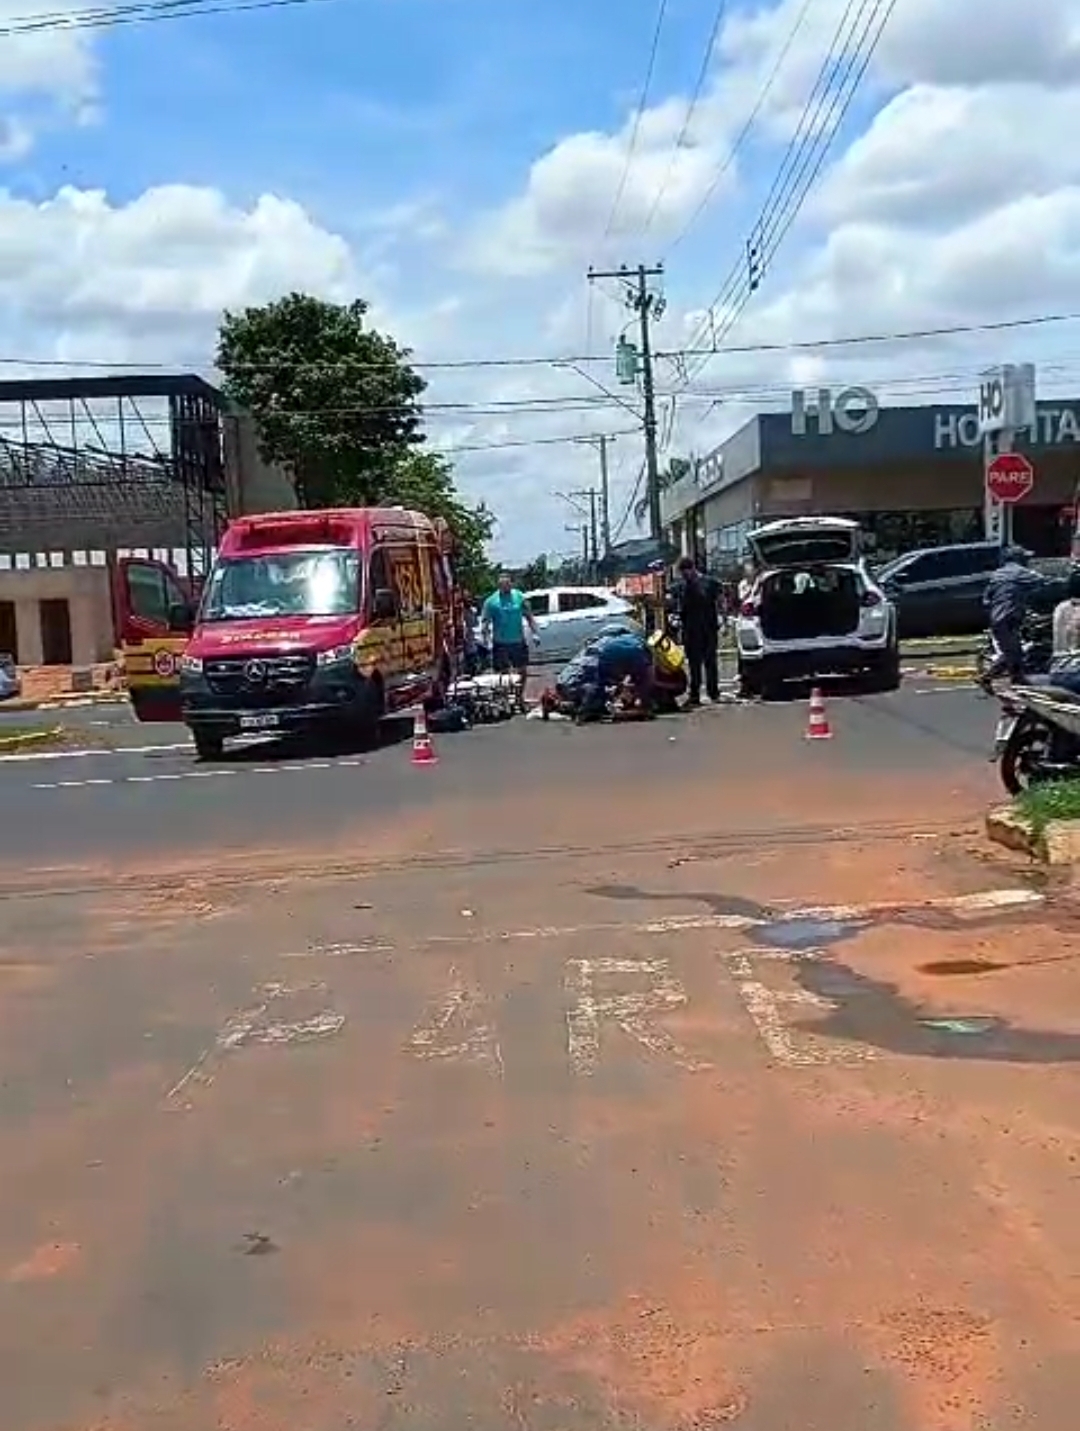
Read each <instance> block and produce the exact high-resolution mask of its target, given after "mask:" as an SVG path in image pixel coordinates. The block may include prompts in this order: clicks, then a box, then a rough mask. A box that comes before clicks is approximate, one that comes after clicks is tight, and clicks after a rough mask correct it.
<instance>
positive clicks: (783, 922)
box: [754, 919, 868, 950]
mask: <svg viewBox="0 0 1080 1431" xmlns="http://www.w3.org/2000/svg"><path fill="white" fill-rule="evenodd" d="M866 928H868V925H867V923H866V922H865V921H859V922H855V921H854V920H840V919H773V920H770V922H769V923H768V924H764V925H762V927H761V928H760V929H756V930H755V931H754V938H755V939H758V940H760V942H761V943H762V944H771V945H772V946H773V948H774V949H794V950H800V949H820V948H821V947H822V946H823V945H828V944H839V943H840V942H841V940H844V939H851V938H853V937H854V936H855V935H856V934H859V933H861V932H862V930H864V929H866Z"/></svg>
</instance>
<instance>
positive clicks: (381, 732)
mask: <svg viewBox="0 0 1080 1431" xmlns="http://www.w3.org/2000/svg"><path fill="white" fill-rule="evenodd" d="M412 729H413V718H412V716H410V715H400V716H388V717H387V718H386V719H385V720H383V721H381V722H380V724H379V729H378V733H377V735H376V738H375V740H374V741H365V740H364V739H363V738H362V736H361V735H360V734H359V732H354V731H349V732H344V733H342V734H341V735H330V734H323V735H296V736H281V737H279V738H271V739H268V740H262V739H259V740H253V741H251V742H250V743H249V744H245V745H240V746H236V747H233V748H231V749H230V748H228V747H226V750H225V754H224V756H223V757H222V759H221V760H220V761H212V762H209V761H208V762H206V763H207V764H214V765H266V764H268V763H279V762H284V761H292V760H310V759H312V758H314V757H320V756H327V755H370V754H374V753H375V752H376V751H379V750H388V749H391V748H392V747H394V746H396V745H401V744H403V743H404V742H405V741H407V740H409V739H410V737H411V736H412Z"/></svg>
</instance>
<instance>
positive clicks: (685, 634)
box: [672, 557, 720, 706]
mask: <svg viewBox="0 0 1080 1431" xmlns="http://www.w3.org/2000/svg"><path fill="white" fill-rule="evenodd" d="M672 597H673V604H674V607H675V610H676V611H677V612H678V614H679V619H680V621H681V622H682V645H683V649H684V650H685V652H686V664H687V666H688V667H689V668H690V699H689V702H688V704H690V705H692V706H699V705H700V704H701V678H702V674H703V673H704V676H705V690H706V692H707V693H708V697H709V699H710V700H711V701H718V700H719V699H720V659H719V645H720V630H719V618H720V610H719V604H720V587H719V585H718V584H717V582H715V581H714V580H713V578H712V577H711V576H705V575H704V574H703V573H702V572H700V571H698V569H697V567H696V566H695V565H694V560H693V558H692V557H683V559H682V561H680V562H679V579H678V581H677V582H676V583H675V588H674V590H673V592H672Z"/></svg>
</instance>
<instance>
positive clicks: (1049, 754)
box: [992, 682, 1080, 795]
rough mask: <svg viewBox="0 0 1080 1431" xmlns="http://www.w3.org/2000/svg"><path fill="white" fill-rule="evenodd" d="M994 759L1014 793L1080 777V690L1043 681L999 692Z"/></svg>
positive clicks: (1009, 788)
mask: <svg viewBox="0 0 1080 1431" xmlns="http://www.w3.org/2000/svg"><path fill="white" fill-rule="evenodd" d="M998 699H999V700H1000V702H1001V718H1000V719H999V721H998V723H997V729H996V731H995V733H994V753H993V757H992V758H993V759H994V760H996V761H997V764H998V770H999V772H1000V775H1001V783H1002V784H1003V785H1004V787H1005V789H1006V790H1007V791H1008V792H1009V794H1010V795H1019V794H1020V792H1021V791H1022V790H1028V789H1030V788H1031V787H1032V786H1034V785H1044V784H1047V783H1049V782H1050V781H1053V780H1067V779H1075V778H1076V777H1077V776H1080V695H1078V694H1076V693H1075V692H1073V691H1067V690H1063V689H1062V688H1061V687H1058V686H1053V685H1050V684H1048V683H1043V682H1040V684H1038V685H1030V686H1029V685H1016V686H1011V687H1010V688H1009V689H1008V690H1005V691H1001V692H1000V693H999V695H998Z"/></svg>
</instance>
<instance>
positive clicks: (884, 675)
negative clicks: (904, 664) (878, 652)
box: [871, 646, 902, 694]
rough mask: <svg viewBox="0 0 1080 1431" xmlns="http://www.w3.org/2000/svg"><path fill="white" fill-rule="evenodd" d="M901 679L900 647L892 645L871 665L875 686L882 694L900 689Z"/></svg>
mask: <svg viewBox="0 0 1080 1431" xmlns="http://www.w3.org/2000/svg"><path fill="white" fill-rule="evenodd" d="M901 679H902V677H901V675H900V647H899V646H890V647H889V649H888V650H887V651H886V652H885V653H884V655H882V656H879V657H878V658H877V660H876V661H875V662H874V665H873V666H872V667H871V680H872V681H873V688H874V690H875V691H879V692H881V693H882V694H884V693H886V692H887V691H898V690H899V689H900V684H901Z"/></svg>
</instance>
